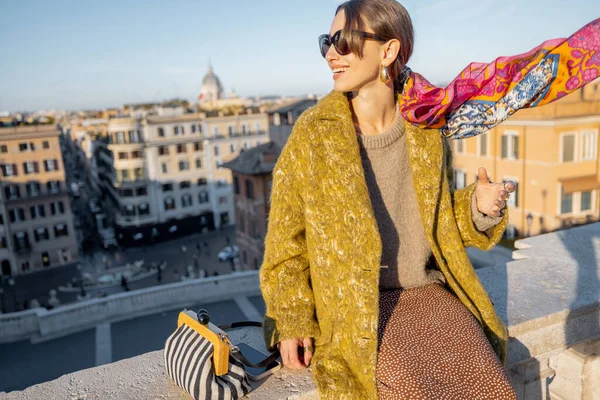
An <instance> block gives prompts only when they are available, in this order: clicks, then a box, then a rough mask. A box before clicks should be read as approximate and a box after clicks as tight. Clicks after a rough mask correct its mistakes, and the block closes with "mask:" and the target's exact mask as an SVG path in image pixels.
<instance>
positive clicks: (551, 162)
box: [450, 80, 600, 237]
mask: <svg viewBox="0 0 600 400" xmlns="http://www.w3.org/2000/svg"><path fill="white" fill-rule="evenodd" d="M599 129H600V80H598V81H597V82H596V83H590V84H589V85H588V86H586V87H584V88H583V89H580V90H579V91H577V92H575V93H572V94H571V95H569V96H567V97H565V98H563V99H561V100H559V101H556V102H554V103H551V104H548V105H545V106H543V107H539V108H532V109H525V110H521V111H519V112H517V113H516V114H515V115H514V116H513V117H512V118H510V119H509V120H507V121H506V122H504V123H502V124H501V125H499V126H497V127H496V128H494V129H491V130H490V131H488V132H487V133H484V134H483V135H479V136H477V137H474V138H470V139H466V140H453V141H451V143H450V144H451V145H452V147H453V155H454V168H455V178H456V179H455V181H456V184H457V187H462V186H464V185H468V184H470V183H473V182H475V180H476V179H477V170H478V168H479V167H485V168H486V169H487V171H488V174H489V176H490V179H491V180H492V181H506V180H513V181H515V182H516V183H517V191H516V193H515V194H514V195H513V196H511V198H510V200H509V209H510V211H509V227H508V229H507V236H509V237H523V236H528V235H536V234H538V233H544V232H548V231H553V230H556V229H560V228H563V227H568V226H572V225H577V224H581V223H587V222H591V221H597V220H598V219H599V217H600V207H599V201H598V189H599V187H600V165H599V159H598V150H599V149H598V130H599Z"/></svg>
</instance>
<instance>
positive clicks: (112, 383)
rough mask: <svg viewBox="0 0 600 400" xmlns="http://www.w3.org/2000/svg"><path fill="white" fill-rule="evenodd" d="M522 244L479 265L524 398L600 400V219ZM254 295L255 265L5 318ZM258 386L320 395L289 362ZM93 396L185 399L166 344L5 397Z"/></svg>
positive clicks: (258, 395) (77, 326)
mask: <svg viewBox="0 0 600 400" xmlns="http://www.w3.org/2000/svg"><path fill="white" fill-rule="evenodd" d="M516 247H517V248H518V250H516V251H515V252H514V253H513V260H512V261H509V262H508V263H503V264H496V265H493V266H489V267H485V268H481V269H478V270H476V272H477V274H478V276H479V278H480V280H481V281H482V283H483V285H484V286H485V288H486V290H487V291H488V293H489V295H490V298H491V300H492V302H493V303H494V304H495V307H496V311H497V312H498V314H499V316H500V318H501V319H502V320H503V321H504V322H505V323H506V324H507V326H508V330H509V336H510V340H509V345H508V360H507V370H508V372H509V376H510V378H511V381H512V383H513V385H514V387H515V389H516V391H517V394H518V396H519V399H525V400H538V399H546V398H552V399H595V398H596V397H594V396H597V393H599V392H598V383H599V382H600V357H599V356H598V354H599V353H600V351H599V350H600V323H599V321H600V280H599V273H600V267H599V265H600V254H599V253H598V251H597V249H598V248H600V223H595V224H590V225H586V226H583V227H578V228H573V229H569V230H565V231H560V232H554V233H550V234H545V235H540V236H536V237H531V238H527V239H523V240H519V241H517V242H516ZM217 281H218V283H217ZM256 293H258V276H257V271H251V272H244V273H235V274H231V275H229V276H223V277H214V278H208V279H200V280H193V281H189V282H182V283H174V284H169V285H162V286H159V287H154V288H150V289H146V290H142V291H135V292H127V293H121V294H118V295H114V296H109V297H108V298H103V299H96V300H91V301H88V302H84V303H77V304H73V305H68V306H64V307H59V308H57V309H55V310H51V311H46V310H45V309H44V310H41V309H35V310H29V311H25V312H21V313H14V314H8V315H6V316H0V342H13V341H19V340H26V339H34V340H44V339H49V338H55V337H60V336H66V335H68V334H71V333H74V332H81V331H83V330H86V329H90V328H93V327H94V326H97V325H100V324H106V323H112V322H116V321H122V320H123V319H125V318H130V319H133V318H136V317H139V316H141V315H149V314H151V313H155V312H162V311H167V310H173V309H175V310H177V309H181V307H185V306H186V305H187V304H207V303H210V302H211V301H220V300H226V299H234V298H237V297H239V296H248V295H253V294H256ZM255 319H258V316H255ZM173 326H175V321H173ZM238 335H240V336H244V341H245V342H247V343H249V344H251V345H253V346H256V347H257V348H259V349H264V347H262V346H263V344H262V337H261V333H260V332H256V331H253V332H251V331H243V330H242V332H240V333H238ZM231 336H233V333H232V334H231ZM233 341H234V342H235V341H236V340H235V339H234V340H233ZM259 385H260V386H259V387H256V389H255V390H254V391H253V392H251V394H250V395H249V396H248V397H247V398H248V399H304V400H308V399H316V398H317V394H316V388H315V384H314V382H313V379H312V376H311V374H310V372H309V371H308V370H304V371H299V372H296V371H291V370H288V369H285V368H284V369H282V370H280V371H278V372H277V373H276V374H275V375H274V376H271V377H270V378H267V379H266V381H262V382H259ZM90 395H91V396H92V397H94V398H112V397H115V396H116V397H118V398H124V399H127V398H166V399H178V398H187V397H186V395H185V393H184V392H183V391H182V390H181V389H179V388H178V387H177V386H176V385H175V384H174V383H173V382H171V380H170V379H169V378H168V377H167V375H166V374H165V372H164V362H163V358H162V352H161V351H155V352H150V353H146V354H143V355H140V356H137V357H133V358H130V359H125V360H122V361H119V362H116V363H112V364H106V365H102V366H99V367H95V368H90V369H87V370H82V371H78V372H75V373H71V374H67V375H64V376H62V377H60V378H59V379H56V380H54V381H51V382H47V383H43V384H40V385H36V386H32V387H29V388H27V389H26V390H24V391H22V392H11V393H8V394H5V395H4V397H3V398H5V399H7V400H13V399H14V400H16V399H23V398H52V399H53V398H56V399H62V398H71V397H73V396H80V397H83V396H90Z"/></svg>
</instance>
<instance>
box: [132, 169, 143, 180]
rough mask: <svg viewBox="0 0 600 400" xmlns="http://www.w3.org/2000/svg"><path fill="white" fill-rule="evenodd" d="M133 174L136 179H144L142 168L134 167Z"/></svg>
mask: <svg viewBox="0 0 600 400" xmlns="http://www.w3.org/2000/svg"><path fill="white" fill-rule="evenodd" d="M133 175H134V177H135V179H136V180H141V179H144V168H134V169H133Z"/></svg>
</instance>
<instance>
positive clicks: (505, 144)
mask: <svg viewBox="0 0 600 400" xmlns="http://www.w3.org/2000/svg"><path fill="white" fill-rule="evenodd" d="M507 147H508V136H506V135H504V136H502V150H501V152H502V153H501V157H502V158H507V157H508V154H507Z"/></svg>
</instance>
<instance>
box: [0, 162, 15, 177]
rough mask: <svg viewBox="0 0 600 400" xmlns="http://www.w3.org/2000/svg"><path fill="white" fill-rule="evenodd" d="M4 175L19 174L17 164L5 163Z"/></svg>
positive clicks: (3, 167) (3, 166)
mask: <svg viewBox="0 0 600 400" xmlns="http://www.w3.org/2000/svg"><path fill="white" fill-rule="evenodd" d="M2 175H4V176H17V164H4V165H2Z"/></svg>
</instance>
